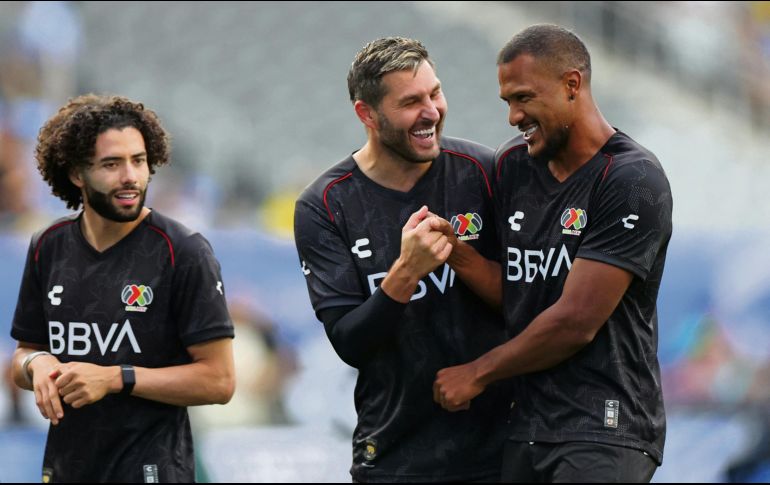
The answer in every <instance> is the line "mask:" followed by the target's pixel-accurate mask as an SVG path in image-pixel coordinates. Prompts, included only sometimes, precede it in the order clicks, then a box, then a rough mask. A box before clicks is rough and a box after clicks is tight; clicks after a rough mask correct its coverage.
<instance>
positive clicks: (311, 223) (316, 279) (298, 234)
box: [294, 199, 367, 314]
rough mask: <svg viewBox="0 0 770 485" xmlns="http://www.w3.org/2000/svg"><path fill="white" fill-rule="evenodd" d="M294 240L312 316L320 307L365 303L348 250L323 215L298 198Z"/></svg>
mask: <svg viewBox="0 0 770 485" xmlns="http://www.w3.org/2000/svg"><path fill="white" fill-rule="evenodd" d="M294 239H295V243H296V245H297V252H298V254H299V259H300V266H301V268H302V273H303V274H304V276H305V282H306V283H307V288H308V293H309V294H310V302H311V304H312V305H313V310H315V312H316V314H318V312H319V311H320V310H323V309H324V308H331V307H336V306H349V305H360V304H361V303H363V302H364V301H366V299H367V295H366V294H365V293H364V289H363V288H362V285H361V282H360V280H359V278H358V272H357V270H356V266H355V262H354V261H353V258H352V256H351V252H350V251H351V248H349V247H348V244H346V243H345V240H344V238H343V237H342V235H341V234H340V232H339V230H338V228H337V226H336V225H335V224H334V223H333V222H332V221H331V218H330V216H329V215H328V214H327V213H326V212H322V211H320V210H319V209H317V208H316V207H314V206H313V205H311V204H309V203H307V202H305V201H303V200H301V199H300V200H299V201H297V205H296V207H295V211H294Z"/></svg>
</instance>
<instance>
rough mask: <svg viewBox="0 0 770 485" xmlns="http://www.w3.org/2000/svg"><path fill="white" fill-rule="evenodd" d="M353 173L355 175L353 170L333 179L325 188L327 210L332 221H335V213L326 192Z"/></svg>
mask: <svg viewBox="0 0 770 485" xmlns="http://www.w3.org/2000/svg"><path fill="white" fill-rule="evenodd" d="M351 175H353V172H348V174H347V175H343V176H342V177H340V178H338V179H337V180H334V181H332V182H331V183H330V184H329V185H327V186H326V188H325V189H324V205H325V206H326V212H328V213H329V219H331V220H332V222H334V214H332V210H331V209H330V208H329V203H328V202H327V201H326V194H328V193H329V189H331V188H332V186H333V185H334V184H336V183H338V182H342V181H343V180H345V179H346V178H348V177H350V176H351Z"/></svg>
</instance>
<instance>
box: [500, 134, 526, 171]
mask: <svg viewBox="0 0 770 485" xmlns="http://www.w3.org/2000/svg"><path fill="white" fill-rule="evenodd" d="M522 156H528V151H527V142H525V141H524V135H518V136H515V137H513V138H511V139H509V140H506V141H504V142H503V143H501V144H500V146H499V147H497V150H496V151H495V160H494V173H495V177H496V178H497V177H499V176H500V173H501V171H502V170H503V167H505V166H507V165H509V164H511V163H515V161H517V160H519V159H520V158H521V157H522Z"/></svg>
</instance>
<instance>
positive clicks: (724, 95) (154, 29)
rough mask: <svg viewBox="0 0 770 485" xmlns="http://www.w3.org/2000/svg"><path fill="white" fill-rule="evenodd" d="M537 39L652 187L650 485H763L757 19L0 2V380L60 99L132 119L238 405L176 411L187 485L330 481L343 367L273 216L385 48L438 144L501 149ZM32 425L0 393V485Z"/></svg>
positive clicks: (331, 139)
mask: <svg viewBox="0 0 770 485" xmlns="http://www.w3.org/2000/svg"><path fill="white" fill-rule="evenodd" d="M538 22H554V23H559V24H562V25H564V26H566V27H569V28H572V29H574V30H575V31H576V32H577V33H578V34H579V35H580V36H581V37H582V38H583V39H584V40H585V41H586V43H587V44H588V47H589V50H590V51H591V54H592V57H593V64H594V75H593V84H594V94H595V97H596V98H597V100H598V103H599V106H600V107H601V109H602V111H603V112H604V114H605V116H606V117H607V118H608V119H609V120H610V122H611V123H612V124H613V125H614V126H616V127H618V128H620V129H622V130H623V131H625V132H627V133H628V134H630V135H631V136H632V137H634V138H635V139H636V140H638V141H639V142H641V143H642V144H644V145H645V146H647V147H648V148H650V149H651V150H653V151H654V152H655V153H656V154H657V155H658V157H659V158H660V160H661V162H662V163H663V166H664V167H665V169H666V170H667V173H668V175H669V179H670V181H671V185H672V188H673V191H674V200H675V206H674V235H673V239H672V241H671V246H670V249H669V255H668V262H667V268H666V273H665V276H664V281H663V287H662V289H661V295H660V299H659V306H660V308H659V310H660V352H659V355H660V360H661V364H662V368H663V384H664V392H665V399H666V408H667V412H668V422H669V428H668V437H667V443H666V453H665V463H664V465H663V467H662V468H661V469H660V470H659V471H658V473H657V474H656V476H655V478H654V481H658V482H666V481H679V482H720V481H760V482H761V481H764V482H767V481H770V431H769V429H770V427H769V424H768V422H770V254H769V253H768V251H767V240H768V236H770V229H768V225H767V223H766V222H765V216H766V215H767V213H768V210H770V196H768V190H767V181H768V180H770V159H769V157H770V155H769V154H770V136H768V135H770V82H768V78H769V76H768V75H770V3H768V2H644V3H642V2H579V3H578V2H542V3H541V2H318V3H315V2H275V3H273V2H259V3H245V2H244V3H241V2H232V3H229V2H216V3H209V2H194V3H193V2H190V3H182V2H174V3H170V2H169V3H165V2H152V3H150V2H130V3H128V2H127V3H117V2H19V1H11V2H2V3H0V254H2V255H3V256H2V258H0V275H1V276H2V277H0V370H2V371H3V373H5V372H6V370H5V369H6V368H7V364H8V362H9V360H10V355H11V353H12V351H13V348H14V342H13V341H12V340H11V339H10V336H9V331H10V322H11V318H12V315H13V311H14V308H15V302H16V297H17V294H18V288H19V281H20V277H21V272H22V267H23V264H24V256H25V251H26V247H27V244H28V241H29V236H30V235H31V233H32V232H33V231H35V230H37V229H39V228H40V227H42V226H43V225H45V224H46V223H47V222H48V221H50V220H52V219H54V218H55V217H58V216H60V215H62V214H64V213H66V210H65V208H64V205H63V204H61V203H59V202H58V201H57V199H54V198H53V197H52V196H50V195H49V193H48V190H47V187H46V186H45V185H43V183H42V182H41V180H40V177H39V175H38V174H37V172H36V171H35V168H34V161H33V157H32V149H33V147H34V143H35V137H36V135H37V131H38V129H39V128H40V126H41V125H42V123H43V122H44V121H45V120H46V119H47V118H48V117H49V116H50V115H51V114H52V113H53V112H54V111H55V109H56V108H57V107H58V106H59V105H61V104H62V103H63V102H64V101H65V100H66V98H67V97H69V96H72V95H75V94H80V93H85V92H91V91H93V92H100V93H112V94H121V95H125V96H128V97H131V98H134V99H136V100H140V101H142V102H144V103H145V104H146V105H148V106H150V107H151V108H153V109H154V110H155V111H156V112H157V113H158V114H159V115H160V117H161V119H162V120H163V121H164V123H165V124H166V127H167V128H168V129H169V131H170V132H171V134H172V136H173V143H174V145H173V147H174V149H173V160H174V163H173V164H172V166H170V167H164V168H162V169H161V170H160V171H159V172H158V174H157V175H156V176H155V180H154V181H153V184H152V186H151V189H150V196H149V197H148V199H149V205H150V206H151V207H154V208H156V209H158V210H161V211H163V212H164V213H167V214H168V215H171V216H173V217H176V218H177V219H179V220H182V221H183V222H185V223H186V224H187V225H188V226H190V227H193V228H195V229H198V230H200V231H201V232H202V233H203V234H204V235H206V236H207V237H208V238H209V240H210V241H211V242H212V245H213V246H214V249H215V252H216V254H217V256H218V257H219V259H220V261H221V263H222V267H223V274H224V278H225V282H226V283H225V284H226V287H227V292H228V299H229V302H230V305H231V309H232V311H233V316H234V318H235V320H236V324H237V330H236V331H237V333H238V338H236V340H235V345H236V357H237V361H238V362H237V366H238V373H239V389H238V392H237V395H236V397H235V398H234V400H233V402H232V403H231V404H229V405H228V406H226V407H222V406H216V407H214V406H211V407H207V408H196V409H193V410H192V414H193V418H192V419H193V420H194V425H195V428H196V439H197V442H196V445H197V451H198V459H199V462H200V465H201V466H200V473H201V477H200V479H201V481H213V482H221V481H274V482H281V481H294V482H297V481H321V482H324V481H349V475H348V474H347V469H348V466H349V462H350V444H349V437H350V434H351V431H352V428H353V426H354V423H355V413H354V410H353V404H352V393H353V385H354V380H355V371H354V370H353V369H351V368H348V367H347V366H345V365H344V364H343V363H342V362H341V361H339V359H338V358H337V357H336V356H335V355H334V354H333V351H332V350H331V347H330V346H329V345H328V343H327V342H326V340H325V337H324V335H323V330H322V326H321V325H320V324H319V323H318V322H317V321H316V320H315V317H314V315H313V313H312V310H311V308H310V303H309V301H308V298H307V294H306V290H305V284H304V281H303V279H302V276H301V272H300V271H299V269H300V268H299V264H298V260H297V257H296V255H295V252H294V246H293V241H292V238H291V227H292V220H291V219H292V213H293V204H294V199H295V198H296V196H297V195H298V194H299V192H300V191H301V190H302V188H303V187H304V186H305V185H306V184H308V183H309V182H310V181H312V180H313V178H315V176H316V175H318V174H319V173H320V172H321V171H322V170H323V169H324V168H325V167H327V166H329V165H330V164H332V163H333V162H335V161H337V160H340V159H342V158H343V157H345V156H346V154H348V153H350V152H351V151H353V150H354V149H356V148H358V147H359V146H361V144H362V143H363V141H364V138H365V134H364V130H363V129H362V127H361V126H360V123H359V122H358V121H357V119H356V118H355V117H354V114H353V111H352V109H351V105H350V103H349V101H348V95H347V89H346V84H345V77H346V74H347V69H348V67H349V65H350V62H351V61H352V58H353V56H354V54H355V52H356V51H357V50H358V49H359V48H360V47H361V46H362V45H363V44H364V43H366V42H368V41H369V40H372V39H374V38H377V37H381V36H386V35H403V36H409V37H415V38H418V39H420V40H422V41H423V43H424V44H425V45H426V46H427V48H428V49H429V51H430V52H431V55H432V57H433V58H434V60H435V62H436V65H437V70H438V74H439V77H440V78H441V80H442V82H443V86H444V90H445V93H446V97H447V99H448V103H449V116H448V119H447V123H446V129H445V133H446V134H451V135H455V136H461V137H465V138H470V139H474V140H477V141H480V142H482V143H485V144H487V145H490V146H497V144H499V143H500V142H502V141H503V140H505V139H506V138H507V137H510V136H511V135H512V134H513V131H512V128H511V127H509V126H508V125H507V122H506V109H505V107H504V105H503V104H502V103H501V102H500V101H499V99H498V96H497V80H496V69H495V56H496V54H497V51H498V49H499V48H500V47H501V46H502V45H503V43H504V42H505V41H507V40H508V39H509V38H510V36H511V35H512V34H514V33H515V32H517V31H518V30H520V29H521V28H523V27H525V26H527V25H529V24H532V23H538ZM45 430H46V422H44V421H43V419H42V418H40V416H39V414H38V412H37V410H36V408H35V406H34V402H33V399H32V396H31V393H15V392H14V391H13V386H12V385H10V384H6V385H4V386H2V391H0V481H3V482H5V481H38V480H39V479H40V463H41V460H42V453H43V444H44V436H45Z"/></svg>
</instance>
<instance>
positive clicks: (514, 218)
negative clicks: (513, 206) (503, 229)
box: [508, 211, 524, 232]
mask: <svg viewBox="0 0 770 485" xmlns="http://www.w3.org/2000/svg"><path fill="white" fill-rule="evenodd" d="M522 219H524V213H523V212H521V211H516V213H515V214H513V215H512V216H511V217H509V218H508V224H510V225H511V231H514V232H517V231H521V224H519V223H518V222H516V221H520V220H522Z"/></svg>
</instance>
